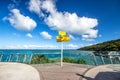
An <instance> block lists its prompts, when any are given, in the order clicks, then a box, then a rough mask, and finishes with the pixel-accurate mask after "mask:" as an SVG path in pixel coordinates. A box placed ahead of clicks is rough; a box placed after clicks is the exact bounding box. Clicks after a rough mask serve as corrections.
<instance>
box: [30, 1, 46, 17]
mask: <svg viewBox="0 0 120 80" xmlns="http://www.w3.org/2000/svg"><path fill="white" fill-rule="evenodd" d="M28 8H29V10H30V11H31V12H35V13H37V14H38V15H39V16H44V14H43V13H42V11H41V1H40V0H30V2H29V7H28Z"/></svg>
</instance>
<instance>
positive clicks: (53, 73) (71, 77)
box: [32, 63, 92, 80]
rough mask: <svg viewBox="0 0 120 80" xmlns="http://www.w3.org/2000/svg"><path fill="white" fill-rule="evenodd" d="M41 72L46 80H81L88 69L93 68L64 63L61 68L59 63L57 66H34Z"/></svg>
mask: <svg viewBox="0 0 120 80" xmlns="http://www.w3.org/2000/svg"><path fill="white" fill-rule="evenodd" d="M32 66H34V67H35V68H37V69H38V71H40V72H41V74H42V76H43V78H44V80H80V79H81V78H82V77H81V76H80V74H81V75H82V74H83V73H84V72H85V71H86V70H87V69H89V68H91V67H92V66H88V65H81V64H70V63H64V65H63V67H62V68H61V67H60V64H59V63H55V64H36V65H32Z"/></svg>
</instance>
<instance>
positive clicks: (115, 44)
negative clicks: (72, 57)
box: [78, 39, 120, 51]
mask: <svg viewBox="0 0 120 80" xmlns="http://www.w3.org/2000/svg"><path fill="white" fill-rule="evenodd" d="M78 50H87V51H120V39H117V40H111V41H106V42H103V43H99V44H95V45H91V46H86V47H82V48H79V49H78Z"/></svg>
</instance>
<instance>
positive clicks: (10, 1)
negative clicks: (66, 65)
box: [0, 0, 120, 49]
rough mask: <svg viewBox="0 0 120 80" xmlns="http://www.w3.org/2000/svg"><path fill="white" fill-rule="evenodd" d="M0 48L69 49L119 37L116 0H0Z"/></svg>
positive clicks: (119, 24)
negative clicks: (61, 35)
mask: <svg viewBox="0 0 120 80" xmlns="http://www.w3.org/2000/svg"><path fill="white" fill-rule="evenodd" d="M0 6H1V7H0V48H1V49H28V48H30V49H31V48H33V49H36V48H37V49H48V48H49V49H58V48H60V43H58V42H56V38H55V37H56V36H57V35H58V31H59V30H64V31H66V32H67V33H68V34H69V36H70V37H71V40H70V41H69V42H66V43H64V48H68V49H73V48H75V49H76V48H79V47H82V46H86V45H91V44H96V43H100V42H104V41H109V40H114V39H119V38H120V1H119V0H0Z"/></svg>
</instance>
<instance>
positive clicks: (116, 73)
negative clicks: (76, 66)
mask: <svg viewBox="0 0 120 80" xmlns="http://www.w3.org/2000/svg"><path fill="white" fill-rule="evenodd" d="M81 76H82V77H83V79H82V80H120V64H109V65H102V66H97V67H94V68H92V69H90V70H89V71H88V72H86V74H85V75H81Z"/></svg>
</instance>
